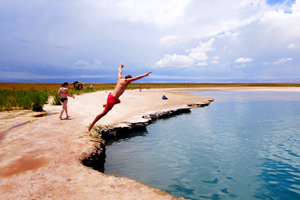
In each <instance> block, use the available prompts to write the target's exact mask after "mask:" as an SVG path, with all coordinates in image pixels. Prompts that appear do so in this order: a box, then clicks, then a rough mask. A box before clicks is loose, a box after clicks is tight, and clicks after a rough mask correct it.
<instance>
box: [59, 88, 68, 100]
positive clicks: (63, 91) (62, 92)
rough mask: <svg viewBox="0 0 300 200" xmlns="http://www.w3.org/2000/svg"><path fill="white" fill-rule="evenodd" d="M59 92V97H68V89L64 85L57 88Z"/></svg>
mask: <svg viewBox="0 0 300 200" xmlns="http://www.w3.org/2000/svg"><path fill="white" fill-rule="evenodd" d="M59 94H60V97H61V98H67V97H68V95H67V94H68V89H67V88H65V87H62V88H60V89H59Z"/></svg>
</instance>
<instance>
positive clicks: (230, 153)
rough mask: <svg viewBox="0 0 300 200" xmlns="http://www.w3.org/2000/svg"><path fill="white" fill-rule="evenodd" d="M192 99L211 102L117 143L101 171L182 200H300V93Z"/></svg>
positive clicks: (109, 150)
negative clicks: (127, 178)
mask: <svg viewBox="0 0 300 200" xmlns="http://www.w3.org/2000/svg"><path fill="white" fill-rule="evenodd" d="M193 95H198V96H207V97H212V98H214V99H215V102H213V103H212V104H211V105H209V106H207V107H203V108H192V109H191V111H192V112H191V113H188V114H182V115H178V116H175V117H171V118H169V119H161V120H158V121H156V122H154V123H152V124H150V125H149V126H147V130H146V131H140V132H134V133H132V134H131V136H128V137H126V138H125V137H124V138H119V139H118V140H117V141H115V142H113V143H112V144H111V145H109V146H107V149H106V156H107V157H106V163H105V171H104V172H105V174H116V175H117V176H121V177H122V176H126V177H129V178H132V179H134V180H137V181H140V182H142V183H144V184H146V185H149V186H152V187H155V188H159V189H161V190H164V191H166V192H168V193H169V194H171V195H173V196H175V197H184V198H187V199H300V137H299V136H300V123H299V122H300V117H299V113H300V93H296V92H294V93H292V92H226V91H221V92H220V91H219V92H205V93H204V92H203V93H194V94H193Z"/></svg>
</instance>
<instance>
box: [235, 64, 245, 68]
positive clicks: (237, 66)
mask: <svg viewBox="0 0 300 200" xmlns="http://www.w3.org/2000/svg"><path fill="white" fill-rule="evenodd" d="M234 67H235V68H244V67H246V64H243V65H236V66H234Z"/></svg>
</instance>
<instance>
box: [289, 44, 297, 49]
mask: <svg viewBox="0 0 300 200" xmlns="http://www.w3.org/2000/svg"><path fill="white" fill-rule="evenodd" d="M286 48H287V49H297V48H298V46H297V45H295V44H289V45H288V46H287V47H286Z"/></svg>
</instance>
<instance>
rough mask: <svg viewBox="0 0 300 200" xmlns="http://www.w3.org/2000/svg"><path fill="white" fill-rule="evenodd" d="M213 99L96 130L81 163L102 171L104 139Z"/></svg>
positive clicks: (138, 128)
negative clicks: (88, 150)
mask: <svg viewBox="0 0 300 200" xmlns="http://www.w3.org/2000/svg"><path fill="white" fill-rule="evenodd" d="M213 101H214V100H213V99H209V100H206V101H205V102H199V103H193V104H187V105H184V106H180V107H177V108H173V109H168V110H161V111H156V112H149V113H146V114H144V115H142V116H137V118H136V119H133V120H132V121H128V122H122V123H120V124H118V125H116V126H114V127H107V128H103V129H101V130H98V131H97V132H98V134H99V136H100V138H99V139H97V138H96V139H93V140H91V141H92V142H94V144H95V145H94V147H93V148H94V149H93V151H91V153H90V155H88V154H85V155H83V156H82V158H81V159H80V160H81V163H82V164H84V165H85V166H88V167H92V168H93V169H95V170H98V171H100V172H101V171H103V170H104V163H105V158H106V155H105V151H106V149H105V141H106V140H109V139H113V138H115V137H117V136H120V135H124V134H128V133H130V132H132V131H136V130H144V129H146V126H147V125H149V124H150V123H151V122H152V121H153V120H157V119H162V118H169V117H172V116H175V115H180V114H182V113H189V112H191V108H192V107H204V106H208V105H209V104H210V103H211V102H213Z"/></svg>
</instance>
